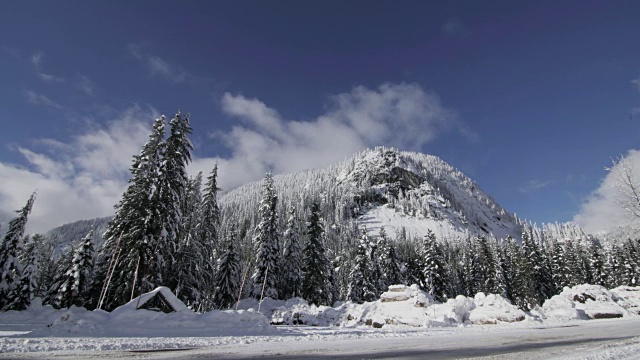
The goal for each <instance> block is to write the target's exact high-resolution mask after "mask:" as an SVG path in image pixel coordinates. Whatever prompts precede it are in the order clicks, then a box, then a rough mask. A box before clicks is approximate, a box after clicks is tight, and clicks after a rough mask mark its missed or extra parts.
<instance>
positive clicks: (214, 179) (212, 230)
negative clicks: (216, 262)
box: [198, 164, 220, 259]
mask: <svg viewBox="0 0 640 360" xmlns="http://www.w3.org/2000/svg"><path fill="white" fill-rule="evenodd" d="M218 191H220V189H219V188H218V164H215V165H214V167H213V169H212V170H211V174H209V176H208V177H207V183H206V184H205V190H204V195H203V197H202V204H201V205H200V222H199V223H198V236H199V237H200V242H201V243H203V244H209V247H210V248H213V249H214V250H216V251H217V250H218V228H219V227H220V208H219V207H218ZM209 256H211V257H212V259H213V258H215V254H209Z"/></svg>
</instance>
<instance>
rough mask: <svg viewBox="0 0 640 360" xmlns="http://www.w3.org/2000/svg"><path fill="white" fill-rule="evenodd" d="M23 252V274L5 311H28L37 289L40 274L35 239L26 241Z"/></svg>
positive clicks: (21, 260) (10, 296)
mask: <svg viewBox="0 0 640 360" xmlns="http://www.w3.org/2000/svg"><path fill="white" fill-rule="evenodd" d="M24 242H25V244H24V247H23V251H22V253H21V254H20V258H19V260H20V264H21V265H22V274H21V276H20V279H19V280H18V281H17V282H16V283H15V284H14V286H13V287H12V289H11V292H10V293H9V299H11V302H10V303H9V304H7V305H6V306H5V307H4V309H3V310H26V309H27V308H28V307H29V305H30V304H31V299H33V297H34V296H33V295H34V290H35V289H36V288H37V284H36V274H37V272H38V252H37V248H36V247H35V246H34V243H33V239H31V240H29V237H26V238H25V239H24Z"/></svg>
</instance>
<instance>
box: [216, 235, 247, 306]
mask: <svg viewBox="0 0 640 360" xmlns="http://www.w3.org/2000/svg"><path fill="white" fill-rule="evenodd" d="M236 238H237V235H236V230H235V228H232V229H231V231H230V232H229V235H228V239H227V241H226V249H224V251H223V252H222V256H221V257H220V260H218V269H217V271H216V275H215V279H214V284H215V295H214V298H213V305H214V307H215V308H218V309H228V308H230V307H232V306H233V304H234V303H235V301H236V300H237V298H238V292H239V290H240V280H241V279H240V275H241V274H240V256H239V255H238V253H236V250H235V243H236V241H237V239H236Z"/></svg>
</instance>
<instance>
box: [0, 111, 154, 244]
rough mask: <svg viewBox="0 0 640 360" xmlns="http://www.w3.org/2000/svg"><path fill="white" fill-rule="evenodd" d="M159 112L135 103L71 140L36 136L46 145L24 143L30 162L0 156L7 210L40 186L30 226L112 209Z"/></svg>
mask: <svg viewBox="0 0 640 360" xmlns="http://www.w3.org/2000/svg"><path fill="white" fill-rule="evenodd" d="M156 117H158V114H157V112H156V111H155V110H154V109H151V108H146V109H145V108H141V107H139V106H133V107H131V108H129V109H126V110H125V111H123V112H121V113H120V114H118V116H116V117H115V118H112V119H111V120H109V121H107V125H106V126H100V125H98V123H102V121H97V119H96V121H95V124H94V125H95V127H94V128H93V129H92V130H88V131H86V132H84V133H82V134H80V135H78V136H76V137H74V138H72V139H71V140H70V141H68V142H65V143H61V142H59V141H56V140H52V139H42V140H40V141H37V142H36V143H37V145H38V146H40V147H43V146H44V150H41V151H36V150H34V149H30V148H26V147H19V148H18V151H19V153H20V154H21V155H22V156H23V157H24V159H25V161H26V163H27V165H28V166H26V167H25V166H19V165H16V164H10V163H2V162H0V183H2V184H3V186H2V187H0V199H2V203H3V209H0V211H3V213H0V220H5V221H6V220H7V219H8V216H11V214H8V213H7V209H14V210H15V209H19V208H20V207H22V206H23V205H24V202H25V200H26V199H27V197H28V196H29V194H31V192H33V191H34V190H35V189H38V199H37V201H36V205H35V206H34V209H33V213H32V215H31V217H30V219H29V223H28V231H29V232H44V231H46V230H49V229H51V228H53V227H55V226H59V225H61V224H64V223H68V222H71V221H75V220H79V219H90V218H95V217H101V216H108V215H111V214H113V205H115V204H116V203H117V202H118V200H119V199H120V196H121V195H122V193H123V191H124V189H125V188H126V186H127V179H128V177H129V176H130V173H129V167H130V165H131V157H132V155H134V154H137V153H138V152H139V151H140V148H141V147H142V145H143V144H144V143H145V141H146V140H147V137H148V134H149V132H150V131H151V124H152V123H153V119H154V118H156Z"/></svg>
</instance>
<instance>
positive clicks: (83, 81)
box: [73, 74, 95, 95]
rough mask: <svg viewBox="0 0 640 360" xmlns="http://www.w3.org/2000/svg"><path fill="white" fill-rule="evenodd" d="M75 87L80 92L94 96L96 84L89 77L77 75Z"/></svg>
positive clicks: (74, 82)
mask: <svg viewBox="0 0 640 360" xmlns="http://www.w3.org/2000/svg"><path fill="white" fill-rule="evenodd" d="M73 85H74V86H75V87H76V88H78V89H79V90H82V92H84V93H85V94H87V95H93V89H94V88H95V84H94V83H93V81H91V79H89V78H88V77H87V76H85V75H82V74H77V75H76V77H75V79H74V81H73Z"/></svg>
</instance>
